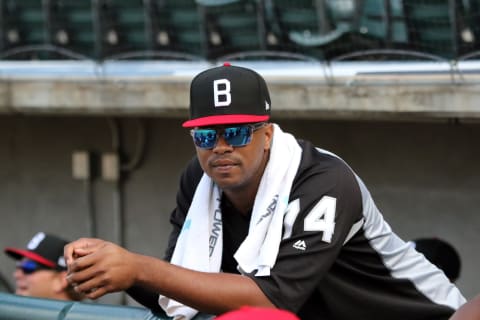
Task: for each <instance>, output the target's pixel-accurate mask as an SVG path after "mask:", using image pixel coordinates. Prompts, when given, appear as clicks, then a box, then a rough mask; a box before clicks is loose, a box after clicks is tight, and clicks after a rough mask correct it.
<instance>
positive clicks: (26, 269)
mask: <svg viewBox="0 0 480 320" xmlns="http://www.w3.org/2000/svg"><path fill="white" fill-rule="evenodd" d="M17 268H20V269H22V271H23V273H25V274H31V273H34V272H35V271H37V270H39V269H41V266H40V265H39V264H38V263H36V262H35V261H33V260H25V261H22V262H20V263H18V264H17Z"/></svg>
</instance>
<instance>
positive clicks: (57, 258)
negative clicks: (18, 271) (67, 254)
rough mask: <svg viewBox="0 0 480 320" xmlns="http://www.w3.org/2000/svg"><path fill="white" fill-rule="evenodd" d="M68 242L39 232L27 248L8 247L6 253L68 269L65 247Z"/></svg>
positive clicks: (18, 257)
mask: <svg viewBox="0 0 480 320" xmlns="http://www.w3.org/2000/svg"><path fill="white" fill-rule="evenodd" d="M67 243H68V241H67V240H65V239H62V238H59V237H57V236H54V235H51V234H46V233H44V232H38V233H37V234H36V235H34V236H33V238H32V239H31V240H30V241H29V242H28V244H27V248H26V249H18V248H11V247H7V248H5V253H6V254H7V255H9V256H10V257H12V258H14V259H16V260H20V259H22V258H28V259H30V260H33V261H36V262H38V263H40V264H42V265H44V266H46V267H49V268H52V269H57V270H66V269H67V265H66V263H65V259H64V257H63V247H64V246H65V245H66V244H67Z"/></svg>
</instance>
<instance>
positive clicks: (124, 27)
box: [99, 0, 150, 59]
mask: <svg viewBox="0 0 480 320" xmlns="http://www.w3.org/2000/svg"><path fill="white" fill-rule="evenodd" d="M99 3H100V6H99V17H100V30H101V31H100V32H101V43H102V58H104V59H105V58H108V59H110V58H115V57H121V56H122V55H131V56H132V57H135V56H136V55H138V56H139V57H143V54H144V53H145V52H146V51H147V50H149V47H150V46H149V44H148V33H147V19H146V10H145V7H144V4H143V0H100V1H99Z"/></svg>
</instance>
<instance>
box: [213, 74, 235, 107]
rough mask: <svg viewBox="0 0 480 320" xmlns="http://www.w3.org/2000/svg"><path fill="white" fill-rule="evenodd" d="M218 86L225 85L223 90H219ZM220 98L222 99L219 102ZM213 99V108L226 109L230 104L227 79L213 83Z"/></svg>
mask: <svg viewBox="0 0 480 320" xmlns="http://www.w3.org/2000/svg"><path fill="white" fill-rule="evenodd" d="M220 85H225V89H220ZM220 97H224V98H223V99H222V101H220ZM213 98H214V100H215V107H226V106H228V105H230V103H231V102H232V95H231V94H230V81H228V80H227V79H220V80H214V81H213Z"/></svg>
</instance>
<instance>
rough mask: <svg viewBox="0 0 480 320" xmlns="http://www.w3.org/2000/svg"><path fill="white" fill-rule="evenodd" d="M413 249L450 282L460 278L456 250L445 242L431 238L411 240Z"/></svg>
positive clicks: (459, 264)
mask: <svg viewBox="0 0 480 320" xmlns="http://www.w3.org/2000/svg"><path fill="white" fill-rule="evenodd" d="M413 244H414V246H415V249H416V250H417V251H419V252H421V253H423V255H424V256H425V258H427V259H428V260H429V261H430V262H431V263H433V264H434V265H436V266H437V267H438V268H440V269H441V270H442V271H443V272H444V273H445V275H446V276H447V278H449V279H450V281H452V282H454V281H456V280H457V279H458V277H459V276H460V270H461V259H460V255H459V253H458V252H457V250H456V249H455V248H454V247H453V246H452V245H451V244H450V243H448V242H447V241H445V240H442V239H439V238H436V237H433V238H418V239H415V240H413Z"/></svg>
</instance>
